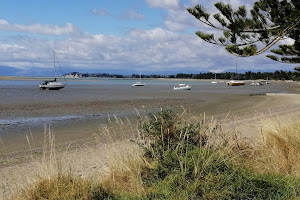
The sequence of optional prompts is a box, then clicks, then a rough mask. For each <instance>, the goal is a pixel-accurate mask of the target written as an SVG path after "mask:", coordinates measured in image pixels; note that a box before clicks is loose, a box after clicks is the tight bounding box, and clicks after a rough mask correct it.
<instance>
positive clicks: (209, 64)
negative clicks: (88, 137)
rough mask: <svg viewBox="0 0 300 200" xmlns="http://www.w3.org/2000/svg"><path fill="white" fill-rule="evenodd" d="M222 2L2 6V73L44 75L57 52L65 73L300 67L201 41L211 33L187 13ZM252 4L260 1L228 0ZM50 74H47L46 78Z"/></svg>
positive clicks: (65, 0)
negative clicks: (198, 33) (235, 53)
mask: <svg viewBox="0 0 300 200" xmlns="http://www.w3.org/2000/svg"><path fill="white" fill-rule="evenodd" d="M215 2H218V1H217V0H126V1H125V0H72V1H71V0H26V1H20V0H9V1H1V7H0V75H3V73H4V72H5V70H7V67H13V68H15V69H16V70H15V73H16V75H37V74H38V75H41V74H43V73H47V70H46V69H49V68H52V66H53V64H52V63H53V58H52V51H53V50H54V51H55V52H56V54H57V56H58V58H59V61H60V65H61V67H62V68H63V69H64V72H72V71H78V72H81V73H86V72H99V73H102V72H105V73H110V72H111V73H119V74H122V73H123V74H126V73H127V74H132V73H137V72H142V73H144V74H173V73H179V72H182V73H197V72H199V71H212V72H221V71H235V66H236V63H237V64H238V70H239V71H241V72H244V71H274V70H277V69H283V70H292V69H293V68H294V67H295V66H293V65H285V64H279V63H276V62H274V61H271V60H270V59H268V58H266V57H265V54H264V55H260V56H256V57H250V58H236V57H235V56H233V55H230V54H228V53H227V52H226V51H225V50H224V48H220V47H218V46H214V45H212V44H209V43H206V42H204V41H202V40H201V39H200V38H198V37H197V36H196V35H195V31H197V30H207V31H208V32H209V30H210V29H209V28H208V27H206V26H204V25H203V24H201V23H200V22H199V21H198V20H197V19H195V18H194V17H193V16H192V15H190V14H189V13H188V12H187V11H186V8H188V7H193V6H195V5H196V4H202V5H204V6H205V7H206V8H207V9H208V10H209V11H214V10H215V8H214V6H213V4H214V3H215ZM223 2H224V3H230V4H232V5H235V6H239V5H242V4H246V5H248V6H251V5H252V4H253V2H255V0H223ZM43 75H47V74H43Z"/></svg>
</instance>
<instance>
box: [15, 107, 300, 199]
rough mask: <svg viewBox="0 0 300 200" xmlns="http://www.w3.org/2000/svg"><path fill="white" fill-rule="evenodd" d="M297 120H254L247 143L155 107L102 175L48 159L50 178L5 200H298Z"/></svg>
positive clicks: (213, 124) (209, 123) (210, 124)
mask: <svg viewBox="0 0 300 200" xmlns="http://www.w3.org/2000/svg"><path fill="white" fill-rule="evenodd" d="M299 117H300V115H299V114H290V115H285V116H284V117H282V116H279V115H273V116H269V117H265V116H260V119H257V120H258V122H257V127H256V128H257V136H255V142H253V141H252V142H250V141H249V140H246V139H244V137H240V135H241V134H243V133H240V132H239V131H238V130H233V129H232V128H230V127H228V126H226V125H224V123H222V122H218V121H217V120H214V119H210V120H207V119H206V118H205V116H202V117H194V116H189V115H188V114H187V113H186V112H183V113H178V112H176V111H174V110H170V109H166V110H161V111H160V112H158V113H156V114H150V115H146V116H141V117H140V118H139V119H138V128H137V129H136V133H135V136H134V137H133V138H132V139H131V143H132V149H131V150H132V151H131V153H130V154H128V153H125V151H123V150H122V151H118V153H116V154H115V155H110V159H109V160H110V163H109V170H108V171H107V172H106V173H105V174H101V175H100V176H99V177H101V178H99V177H98V176H97V177H98V178H95V177H96V176H95V177H94V178H93V177H90V178H82V177H77V176H75V175H74V174H72V173H71V172H70V171H68V170H62V167H61V165H62V164H59V161H57V160H58V159H55V158H54V157H53V156H52V159H51V160H52V161H51V165H52V166H53V167H52V168H51V169H54V170H51V175H50V174H48V176H40V177H39V178H38V179H37V180H36V181H35V182H34V183H32V184H30V185H29V186H26V187H24V188H22V189H20V190H19V192H18V193H17V194H15V195H14V197H13V198H12V199H16V198H18V199H280V200H282V199H297V198H300V173H299V172H300V164H299V163H300V162H299V161H300V136H299V133H300V119H299ZM116 126H119V127H120V126H122V123H120V122H118V124H113V125H111V127H107V126H105V127H104V129H105V132H106V134H109V133H110V131H116V129H117V128H116ZM132 130H134V128H133V129H132ZM53 148H54V147H53ZM114 148H118V147H114ZM111 151H112V152H117V151H113V150H111ZM49 155H52V153H50V154H49ZM99 173H100V172H99Z"/></svg>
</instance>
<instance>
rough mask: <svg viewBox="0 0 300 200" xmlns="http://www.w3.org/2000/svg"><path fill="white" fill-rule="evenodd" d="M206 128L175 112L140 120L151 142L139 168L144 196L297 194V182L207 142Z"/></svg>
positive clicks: (275, 196) (270, 196) (269, 196)
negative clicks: (246, 164)
mask: <svg viewBox="0 0 300 200" xmlns="http://www.w3.org/2000/svg"><path fill="white" fill-rule="evenodd" d="M205 128H206V127H205V126H203V125H200V124H196V125H194V124H189V123H187V122H186V121H184V120H182V119H181V118H179V117H178V115H177V114H176V113H174V112H173V111H171V110H163V111H161V112H159V113H157V114H156V115H150V116H149V120H148V122H145V123H143V124H142V129H143V131H144V134H145V138H146V140H147V141H148V142H145V143H144V149H145V154H144V158H145V159H146V160H147V162H148V163H150V166H149V165H148V166H147V167H144V168H143V169H142V171H141V178H142V180H143V183H144V186H145V190H146V197H145V199H291V198H296V197H299V194H300V185H299V183H300V182H299V180H296V179H293V178H288V177H283V176H279V175H265V174H258V173H255V172H252V171H250V170H247V169H244V168H242V167H240V166H238V165H237V164H235V163H233V162H232V161H231V159H230V157H229V156H227V155H226V153H225V152H224V151H222V149H221V150H220V149H214V148H212V147H208V146H207V141H208V138H209V137H208V135H207V134H205V130H204V129H205ZM149 144H150V145H149Z"/></svg>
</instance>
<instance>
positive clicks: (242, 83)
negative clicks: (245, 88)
mask: <svg viewBox="0 0 300 200" xmlns="http://www.w3.org/2000/svg"><path fill="white" fill-rule="evenodd" d="M226 85H230V86H240V85H245V82H244V81H234V80H232V81H228V82H227V83H226Z"/></svg>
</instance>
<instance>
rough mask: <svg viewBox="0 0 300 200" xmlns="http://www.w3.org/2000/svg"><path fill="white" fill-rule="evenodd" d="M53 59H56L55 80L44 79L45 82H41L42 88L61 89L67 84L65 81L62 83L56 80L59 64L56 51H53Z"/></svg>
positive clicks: (40, 86)
mask: <svg viewBox="0 0 300 200" xmlns="http://www.w3.org/2000/svg"><path fill="white" fill-rule="evenodd" d="M53 59H54V80H50V81H44V82H43V83H41V84H39V88H40V90H45V89H49V90H60V89H62V88H64V87H65V86H66V84H65V83H61V82H58V81H57V80H56V64H58V65H59V62H58V60H57V56H56V54H55V51H53Z"/></svg>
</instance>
